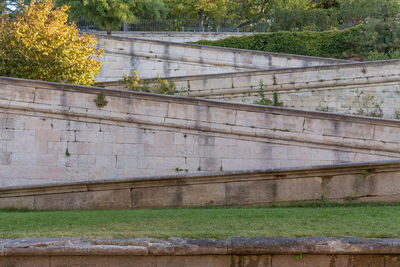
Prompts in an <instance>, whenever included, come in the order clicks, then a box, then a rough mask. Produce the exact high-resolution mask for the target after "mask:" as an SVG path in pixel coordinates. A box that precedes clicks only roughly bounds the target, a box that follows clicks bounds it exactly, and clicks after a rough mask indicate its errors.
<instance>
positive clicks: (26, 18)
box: [0, 0, 102, 85]
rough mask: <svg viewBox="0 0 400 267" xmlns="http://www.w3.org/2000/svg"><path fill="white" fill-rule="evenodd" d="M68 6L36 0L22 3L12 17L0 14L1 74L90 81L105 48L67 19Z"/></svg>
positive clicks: (47, 79) (48, 0)
mask: <svg viewBox="0 0 400 267" xmlns="http://www.w3.org/2000/svg"><path fill="white" fill-rule="evenodd" d="M67 10H68V7H67V6H62V7H59V8H54V6H53V3H52V1H51V0H34V1H32V2H31V4H29V5H24V4H20V8H19V9H18V10H17V11H16V12H14V14H13V18H11V17H10V15H9V14H7V13H5V14H3V15H0V76H8V77H17V78H26V79H35V80H44V81H55V82H66V83H73V84H82V85H91V84H92V83H93V82H94V76H95V75H97V74H98V71H99V69H100V67H101V63H100V62H99V61H98V60H97V59H98V58H100V56H101V55H102V51H100V50H96V49H95V44H96V43H97V41H96V40H95V39H94V38H93V36H91V35H86V34H79V30H78V29H77V28H76V26H75V25H74V24H70V23H69V22H68V21H67V18H68V15H67V14H66V11H67Z"/></svg>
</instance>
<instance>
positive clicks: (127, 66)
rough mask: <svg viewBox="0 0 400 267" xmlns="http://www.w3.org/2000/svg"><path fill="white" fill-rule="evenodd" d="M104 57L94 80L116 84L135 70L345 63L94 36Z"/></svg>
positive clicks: (168, 72)
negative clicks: (124, 75) (123, 76)
mask: <svg viewBox="0 0 400 267" xmlns="http://www.w3.org/2000/svg"><path fill="white" fill-rule="evenodd" d="M97 39H98V41H99V42H98V45H97V46H98V48H102V49H103V50H104V52H105V54H104V55H103V57H102V62H103V67H102V68H101V69H100V73H99V75H98V76H97V77H96V80H97V81H99V82H103V81H116V80H119V79H121V77H122V75H123V74H124V73H126V74H130V73H132V72H133V71H134V70H136V71H138V73H139V76H140V77H142V78H154V77H156V76H157V75H160V76H161V77H171V76H185V75H199V74H213V73H227V72H240V71H248V70H259V69H276V68H287V67H304V66H315V65H327V64H341V63H346V62H349V61H345V60H337V59H327V58H317V57H306V56H298V55H286V54H278V53H265V52H259V51H250V50H241V49H231V48H222V47H210V46H201V45H192V44H182V43H171V42H162V41H152V40H144V39H134V38H122V37H110V36H103V35H98V36H97Z"/></svg>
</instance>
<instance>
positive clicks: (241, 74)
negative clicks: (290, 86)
mask: <svg viewBox="0 0 400 267" xmlns="http://www.w3.org/2000/svg"><path fill="white" fill-rule="evenodd" d="M398 62H400V60H399V59H389V60H379V61H368V62H351V61H349V62H347V63H343V64H340V65H338V64H328V65H320V66H309V67H293V68H279V69H270V70H250V71H240V72H226V73H215V74H201V75H187V76H173V77H165V78H163V79H165V80H172V81H188V80H189V81H196V80H204V79H213V78H232V77H247V76H253V75H254V76H255V75H262V74H280V73H293V72H307V71H313V70H335V69H336V70H337V69H346V68H354V67H369V66H385V65H390V64H392V63H394V64H396V63H398ZM143 80H145V81H150V82H151V81H155V80H156V78H147V79H143ZM119 84H122V81H119V80H118V81H108V82H98V83H96V84H95V85H96V86H100V87H107V86H112V85H119ZM216 89H217V88H216Z"/></svg>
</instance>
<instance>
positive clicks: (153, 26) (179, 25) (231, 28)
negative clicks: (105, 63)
mask: <svg viewBox="0 0 400 267" xmlns="http://www.w3.org/2000/svg"><path fill="white" fill-rule="evenodd" d="M76 25H77V26H78V28H79V29H81V30H83V31H94V30H101V28H100V27H98V26H97V25H96V24H94V23H93V22H91V21H88V20H83V19H81V20H79V21H78V22H77V23H76ZM265 28H266V27H263V28H261V29H262V30H263V29H265ZM116 30H117V31H144V32H146V31H152V32H163V31H168V32H248V31H259V30H258V28H257V26H256V25H255V24H254V25H246V26H241V22H240V21H231V20H230V21H214V20H212V21H211V20H206V21H204V22H203V25H202V26H201V25H200V23H199V21H198V20H175V19H170V20H141V21H139V22H138V23H134V24H122V23H121V26H120V28H119V29H116Z"/></svg>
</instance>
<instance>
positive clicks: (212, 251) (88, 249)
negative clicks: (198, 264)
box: [0, 237, 400, 257]
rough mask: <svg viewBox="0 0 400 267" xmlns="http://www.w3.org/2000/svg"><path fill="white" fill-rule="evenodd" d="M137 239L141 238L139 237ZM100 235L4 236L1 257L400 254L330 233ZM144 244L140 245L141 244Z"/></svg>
mask: <svg viewBox="0 0 400 267" xmlns="http://www.w3.org/2000/svg"><path fill="white" fill-rule="evenodd" d="M136 240H137V241H136ZM101 242H103V243H105V244H103V245H99V240H98V239H86V238H80V239H78V238H51V239H50V238H38V239H35V238H32V239H15V240H10V239H6V240H0V252H2V253H1V254H0V257H2V256H3V257H4V256H6V257H7V256H45V255H47V256H55V255H59V256H65V255H69V256H72V255H76V256H78V255H79V256H84V255H103V256H122V255H130V256H135V255H140V256H146V255H153V256H165V255H176V256H183V255H249V254H250V255H268V254H270V255H271V254H272V255H273V254H300V253H302V254H330V255H337V254H343V255H354V254H375V255H376V254H385V255H390V254H400V239H395V238H389V239H378V238H371V239H365V238H359V237H344V238H326V237H303V238H287V237H232V238H230V239H229V240H226V241H225V240H207V239H200V240H194V239H186V238H169V239H151V238H148V239H143V238H142V239H127V240H124V239H119V240H113V239H112V240H110V241H109V242H108V243H107V240H106V239H101ZM138 243H140V244H141V245H140V246H138V245H137V244H138Z"/></svg>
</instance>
